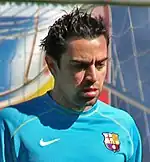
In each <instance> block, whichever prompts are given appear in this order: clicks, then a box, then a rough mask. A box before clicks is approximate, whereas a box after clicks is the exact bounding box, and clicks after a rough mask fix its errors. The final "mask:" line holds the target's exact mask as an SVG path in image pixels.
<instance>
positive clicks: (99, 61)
mask: <svg viewBox="0 0 150 162" xmlns="http://www.w3.org/2000/svg"><path fill="white" fill-rule="evenodd" d="M108 59H110V58H109V57H105V58H103V59H101V60H98V61H96V63H102V62H104V61H107V60H108Z"/></svg>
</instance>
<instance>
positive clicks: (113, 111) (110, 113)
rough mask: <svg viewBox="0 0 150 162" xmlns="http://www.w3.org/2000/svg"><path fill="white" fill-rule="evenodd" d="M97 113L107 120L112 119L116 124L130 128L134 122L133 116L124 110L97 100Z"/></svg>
mask: <svg viewBox="0 0 150 162" xmlns="http://www.w3.org/2000/svg"><path fill="white" fill-rule="evenodd" d="M98 104H99V107H100V108H99V114H100V115H101V116H103V117H104V118H107V119H108V120H112V121H113V122H115V123H116V124H118V125H121V126H124V127H126V128H127V129H130V128H131V127H132V126H133V124H134V119H133V117H132V116H131V115H130V114H129V113H128V112H126V111H124V110H122V109H120V108H116V107H114V106H111V105H108V104H105V103H103V102H101V101H100V102H99V103H98Z"/></svg>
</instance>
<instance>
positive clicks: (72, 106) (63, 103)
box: [48, 89, 92, 112]
mask: <svg viewBox="0 0 150 162" xmlns="http://www.w3.org/2000/svg"><path fill="white" fill-rule="evenodd" d="M48 93H49V95H50V96H51V97H52V99H53V100H54V101H55V102H56V103H57V104H58V105H60V106H62V107H64V108H66V109H70V110H73V111H77V112H83V111H88V110H89V109H91V107H92V106H83V107H80V106H78V105H76V104H74V103H71V102H70V103H69V102H68V100H67V99H66V98H65V95H61V96H60V94H61V93H59V94H58V93H57V91H56V90H55V89H53V90H52V91H49V92H48Z"/></svg>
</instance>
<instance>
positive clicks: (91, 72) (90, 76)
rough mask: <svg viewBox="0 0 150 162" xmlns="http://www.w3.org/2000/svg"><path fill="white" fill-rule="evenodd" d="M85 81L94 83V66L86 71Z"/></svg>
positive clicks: (95, 78) (95, 77)
mask: <svg viewBox="0 0 150 162" xmlns="http://www.w3.org/2000/svg"><path fill="white" fill-rule="evenodd" d="M86 80H88V81H91V82H96V80H97V76H96V68H95V65H94V64H92V65H90V66H89V67H88V69H87V71H86Z"/></svg>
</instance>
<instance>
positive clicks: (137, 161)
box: [128, 121, 142, 162]
mask: <svg viewBox="0 0 150 162" xmlns="http://www.w3.org/2000/svg"><path fill="white" fill-rule="evenodd" d="M131 125H132V129H131V137H132V142H133V154H132V156H131V158H130V159H129V161H128V162H142V142H141V136H140V133H139V130H138V128H137V126H136V124H135V122H134V121H132V124H131Z"/></svg>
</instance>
